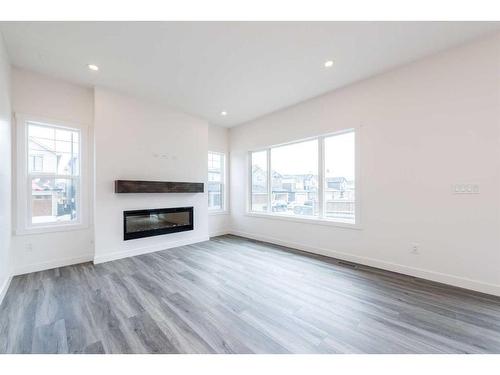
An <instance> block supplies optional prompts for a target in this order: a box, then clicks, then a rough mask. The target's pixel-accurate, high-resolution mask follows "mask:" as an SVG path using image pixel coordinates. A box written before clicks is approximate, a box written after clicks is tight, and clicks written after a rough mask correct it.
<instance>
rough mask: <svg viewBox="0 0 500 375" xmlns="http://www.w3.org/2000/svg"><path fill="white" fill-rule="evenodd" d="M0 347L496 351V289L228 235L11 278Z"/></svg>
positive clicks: (499, 341) (499, 313)
mask: <svg viewBox="0 0 500 375" xmlns="http://www.w3.org/2000/svg"><path fill="white" fill-rule="evenodd" d="M0 352H1V353H500V298H496V297H492V296H488V295H484V294H480V293H474V292H470V291H466V290H463V289H458V288H453V287H449V286H445V285H442V284H437V283H432V282H429V281H424V280H421V279H416V278H413V277H408V276H404V275H399V274H396V273H391V272H386V271H381V270H378V269H374V268H369V267H364V266H355V267H352V266H351V265H349V264H345V263H343V262H340V261H337V260H335V259H330V258H326V257H321V256H316V255H311V254H306V253H303V252H299V251H296V250H292V249H287V248H283V247H280V246H275V245H271V244H266V243H262V242H257V241H251V240H247V239H243V238H240V237H235V236H221V237H217V238H214V239H212V240H211V241H207V242H203V243H199V244H195V245H190V246H183V247H178V248H174V249H169V250H165V251H161V252H156V253H152V254H146V255H141V256H136V257H133V258H127V259H122V260H117V261H113V262H109V263H104V264H99V265H93V264H92V263H84V264H79V265H74V266H69V267H62V268H58V269H53V270H48V271H43V272H37V273H32V274H28V275H23V276H16V277H15V278H14V279H13V280H12V283H11V286H10V288H9V290H8V292H7V295H6V297H5V300H4V302H3V304H2V305H1V306H0Z"/></svg>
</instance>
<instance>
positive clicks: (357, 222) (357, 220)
mask: <svg viewBox="0 0 500 375" xmlns="http://www.w3.org/2000/svg"><path fill="white" fill-rule="evenodd" d="M351 132H353V133H354V153H355V155H354V169H355V170H354V175H355V181H356V183H355V186H354V196H355V197H356V201H355V205H354V210H355V211H354V222H352V221H349V220H342V219H339V218H329V217H325V216H324V212H325V201H324V192H325V182H326V180H325V171H324V169H325V138H329V137H332V136H337V135H342V134H346V133H351ZM359 139H360V129H359V128H349V129H344V130H340V131H336V132H332V133H327V134H322V135H319V136H314V137H309V138H303V139H299V140H294V141H291V142H286V143H280V144H274V145H270V146H266V147H261V148H256V149H252V150H250V151H248V153H247V170H248V175H247V189H246V190H247V192H246V193H247V194H246V195H247V202H246V215H247V216H253V217H261V218H267V219H278V220H285V221H292V222H300V223H308V224H318V225H327V226H335V227H341V228H350V229H362V227H361V194H360V191H361V189H360V185H361V184H360V182H361V179H360V177H361V174H360V165H359V160H360V147H359V144H360V142H359ZM312 140H318V185H319V186H320V188H319V189H318V201H319V206H320V212H319V215H318V216H299V215H290V214H283V213H276V212H272V211H271V200H272V184H271V182H272V177H271V149H272V148H275V147H280V146H288V145H293V144H297V143H302V142H307V141H312ZM259 151H266V154H267V211H266V212H259V211H252V153H254V152H259Z"/></svg>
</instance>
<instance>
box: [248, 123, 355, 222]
mask: <svg viewBox="0 0 500 375" xmlns="http://www.w3.org/2000/svg"><path fill="white" fill-rule="evenodd" d="M250 162H251V189H250V202H249V210H250V212H256V213H265V214H270V215H276V216H290V217H299V218H300V217H302V218H305V219H307V218H309V219H320V220H329V221H338V222H344V223H349V224H354V223H356V197H355V175H356V173H355V170H356V169H355V132H354V131H353V130H349V131H346V132H342V133H338V134H333V135H326V136H321V137H317V138H314V139H310V140H306V141H301V142H294V143H290V144H286V145H280V146H275V147H270V148H268V149H266V150H259V151H255V152H251V153H250Z"/></svg>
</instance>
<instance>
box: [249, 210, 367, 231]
mask: <svg viewBox="0 0 500 375" xmlns="http://www.w3.org/2000/svg"><path fill="white" fill-rule="evenodd" d="M245 215H246V216H251V217H261V218H264V219H271V220H284V221H293V222H297V223H307V224H313V225H326V226H330V227H339V228H346V229H355V230H361V229H363V228H362V227H361V225H360V224H355V223H352V222H348V221H340V220H338V219H337V220H332V219H319V218H316V217H314V218H308V217H296V216H290V215H280V214H268V213H262V212H247V213H246V214H245Z"/></svg>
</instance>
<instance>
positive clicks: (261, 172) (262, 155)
mask: <svg viewBox="0 0 500 375" xmlns="http://www.w3.org/2000/svg"><path fill="white" fill-rule="evenodd" d="M251 173H252V196H251V202H250V205H251V209H252V211H255V212H259V211H266V210H267V205H268V202H267V200H268V196H269V193H268V190H267V180H268V176H267V151H259V152H253V153H252V172H251Z"/></svg>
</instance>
